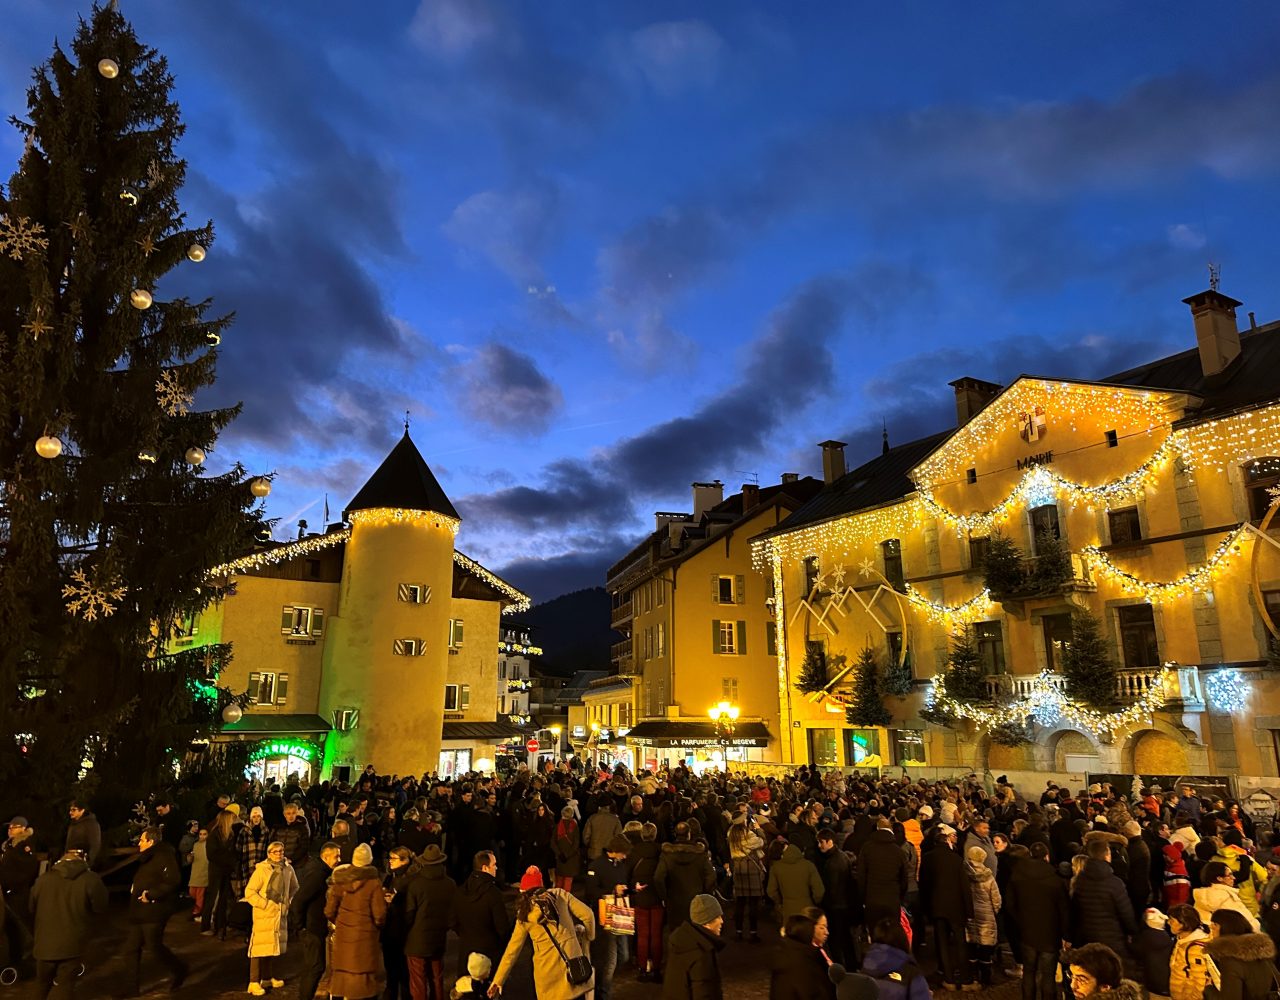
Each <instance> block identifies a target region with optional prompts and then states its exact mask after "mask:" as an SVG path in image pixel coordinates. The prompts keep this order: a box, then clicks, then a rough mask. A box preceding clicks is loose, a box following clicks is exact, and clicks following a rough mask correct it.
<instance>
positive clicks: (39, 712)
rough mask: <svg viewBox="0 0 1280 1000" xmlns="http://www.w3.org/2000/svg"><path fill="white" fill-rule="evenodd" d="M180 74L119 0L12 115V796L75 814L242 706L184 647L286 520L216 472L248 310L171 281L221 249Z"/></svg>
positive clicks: (2, 679) (1, 766) (4, 480)
mask: <svg viewBox="0 0 1280 1000" xmlns="http://www.w3.org/2000/svg"><path fill="white" fill-rule="evenodd" d="M172 86H173V79H172V77H171V76H170V74H169V69H168V66H167V64H166V62H165V60H164V59H163V58H162V57H161V56H160V55H159V54H158V53H157V52H156V51H155V50H154V49H150V48H148V47H146V46H144V45H143V44H141V43H140V42H139V41H138V39H137V38H136V37H135V35H134V33H133V30H132V29H131V27H130V26H129V25H128V24H127V23H126V21H125V20H124V18H123V17H122V15H121V14H120V13H119V11H117V10H116V9H115V7H114V5H112V6H108V7H100V6H95V7H94V8H93V10H92V13H91V16H90V18H89V20H88V21H87V22H86V21H81V22H80V26H79V30H78V31H77V33H76V35H75V39H74V41H73V43H72V45H71V49H70V52H69V53H68V52H65V51H64V50H63V49H62V48H61V47H57V46H55V48H54V50H53V54H52V56H51V57H50V59H49V60H48V61H47V62H46V63H44V64H43V65H42V66H40V67H39V68H38V69H37V70H36V73H35V79H34V83H33V85H32V87H31V88H30V90H29V91H28V95H27V114H26V115H25V117H14V118H12V119H10V121H11V123H12V124H13V125H14V126H15V127H16V128H17V129H18V130H19V131H20V132H21V133H22V135H23V137H24V139H25V149H24V152H23V154H22V157H21V160H20V163H19V166H18V170H17V172H16V173H15V174H14V175H13V176H12V178H11V179H10V181H9V183H8V185H7V187H6V188H5V189H3V191H0V399H3V400H4V402H5V406H4V408H3V411H2V413H0V553H2V558H0V635H3V636H4V642H3V644H0V706H2V707H0V713H3V714H2V715H0V731H3V732H4V733H10V734H12V733H19V734H22V735H21V740H20V741H15V740H11V739H3V740H0V783H2V784H3V787H5V788H7V789H11V790H13V792H14V793H16V794H21V795H23V796H24V802H30V801H31V799H32V797H40V796H43V797H45V798H46V799H47V800H50V801H51V800H55V799H60V800H62V806H60V808H62V807H64V806H65V799H66V796H67V795H68V793H69V792H70V790H71V788H72V786H73V784H74V783H75V782H76V780H77V775H78V773H79V772H80V771H81V769H82V767H83V766H85V765H86V764H87V765H89V767H90V768H91V770H90V772H89V773H90V774H91V775H92V778H93V780H94V782H95V783H96V786H95V787H97V788H99V789H101V790H102V793H103V794H104V795H106V794H111V795H113V796H125V795H128V794H133V793H136V792H139V791H142V790H145V789H149V788H154V787H156V785H157V784H158V783H159V782H160V781H162V780H163V777H164V775H165V774H171V773H172V767H173V765H174V764H175V762H177V761H178V760H180V759H181V757H182V756H183V755H184V754H185V753H186V752H187V750H188V748H189V745H190V741H191V739H192V738H193V737H194V736H196V735H197V734H200V733H207V732H208V730H209V729H210V727H211V726H212V725H213V724H214V722H215V720H216V719H217V717H218V713H219V712H220V710H221V708H222V706H223V705H225V704H226V703H227V701H228V700H229V697H230V695H229V693H228V692H226V691H221V690H219V689H218V688H217V687H216V686H215V682H216V676H217V671H218V669H219V666H220V665H221V664H222V663H223V662H224V661H225V658H226V656H227V655H228V650H227V649H226V648H225V647H210V646H206V647H201V648H198V649H189V650H187V651H184V652H177V653H174V652H172V651H171V640H172V639H173V638H174V637H175V633H176V631H177V630H178V629H180V628H181V623H182V622H183V621H184V620H185V621H189V620H190V619H191V617H192V616H193V615H195V614H198V613H199V611H200V610H201V609H202V608H203V607H205V606H206V605H207V604H208V603H209V602H210V601H211V600H213V599H214V598H215V596H216V591H215V589H213V588H212V587H211V586H210V584H209V583H208V582H207V581H206V574H207V571H208V570H209V569H210V568H211V567H212V566H214V565H216V564H218V563H222V562H225V561H227V560H228V559H230V558H232V557H234V556H235V555H238V554H243V552H244V551H245V550H246V549H248V548H249V547H250V546H251V545H252V542H253V539H254V537H255V536H256V535H257V534H258V532H259V530H260V529H261V527H262V524H261V516H260V514H259V513H257V512H255V511H254V510H253V509H252V508H253V504H254V499H255V498H254V493H255V492H257V493H259V494H261V493H265V491H266V483H265V480H259V481H256V482H255V483H254V484H253V485H252V487H251V484H250V483H249V482H248V481H247V480H246V478H245V472H244V470H243V469H242V468H240V467H239V466H236V467H234V468H232V469H231V470H230V471H228V472H226V473H223V474H221V475H208V474H205V473H204V470H203V469H202V468H201V464H202V463H203V461H204V458H205V453H206V451H208V450H209V449H211V448H212V446H213V445H214V442H215V441H216V439H217V436H218V433H219V431H221V430H222V429H223V428H224V427H226V426H227V424H228V423H229V422H230V421H231V420H232V419H233V418H234V417H235V415H236V413H237V412H238V409H239V408H238V407H236V408H229V409H217V410H203V411H202V410H198V409H194V408H193V404H194V396H195V394H196V392H197V391H198V390H199V389H200V388H201V387H203V386H207V385H209V384H210V383H212V382H213V380H214V365H215V361H216V351H215V350H214V348H215V347H216V345H217V344H218V343H219V341H220V339H221V335H222V333H223V332H224V330H225V329H226V327H227V325H228V322H229V319H228V318H227V317H220V318H209V316H208V312H209V309H210V303H209V302H208V301H203V302H191V301H188V300H186V299H182V298H168V297H166V296H165V295H164V294H163V292H162V290H161V288H160V284H161V279H162V277H163V276H164V275H165V274H166V273H167V272H169V271H171V270H172V269H174V268H176V267H195V266H197V264H198V262H199V261H201V260H203V259H204V256H205V254H206V253H207V252H208V249H209V247H210V246H211V244H212V240H213V229H212V226H211V225H205V226H202V227H199V228H190V227H188V226H187V224H186V220H185V217H184V215H183V213H182V212H181V210H180V208H179V205H178V191H179V189H180V188H181V186H182V183H183V178H184V175H185V170H186V164H185V163H184V162H183V161H182V160H181V159H179V158H178V156H177V154H176V152H175V148H174V146H175V143H176V142H177V141H178V139H179V137H180V136H181V135H182V132H183V125H182V123H181V120H180V117H179V110H178V106H177V105H176V104H175V103H174V102H173V101H172V99H171V98H170V90H171V88H172Z"/></svg>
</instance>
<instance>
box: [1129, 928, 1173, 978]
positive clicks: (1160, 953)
mask: <svg viewBox="0 0 1280 1000" xmlns="http://www.w3.org/2000/svg"><path fill="white" fill-rule="evenodd" d="M1168 923H1169V921H1168V918H1167V917H1166V916H1165V915H1164V914H1163V913H1161V912H1160V911H1159V910H1157V909H1153V908H1151V907H1148V908H1147V909H1145V910H1143V911H1142V919H1141V920H1140V921H1139V922H1138V933H1137V934H1135V935H1134V936H1133V946H1132V951H1133V953H1134V955H1135V956H1137V959H1138V963H1139V965H1140V966H1141V968H1142V985H1143V986H1145V987H1146V988H1147V990H1148V991H1149V992H1150V993H1153V994H1155V995H1157V996H1162V997H1167V996H1168V995H1169V963H1170V961H1171V960H1172V958H1173V937H1172V935H1171V933H1170V931H1169V930H1168Z"/></svg>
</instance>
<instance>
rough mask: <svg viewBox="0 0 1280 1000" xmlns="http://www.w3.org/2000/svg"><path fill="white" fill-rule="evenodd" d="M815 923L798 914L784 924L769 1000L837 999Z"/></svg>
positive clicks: (774, 958)
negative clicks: (817, 941) (816, 939)
mask: <svg viewBox="0 0 1280 1000" xmlns="http://www.w3.org/2000/svg"><path fill="white" fill-rule="evenodd" d="M813 942H814V921H813V920H812V919H810V917H809V916H807V915H806V914H803V913H795V914H792V915H791V916H789V917H787V919H786V920H785V921H784V922H783V927H782V940H781V941H780V942H779V943H778V945H777V946H776V947H775V948H774V949H773V954H772V955H771V956H770V962H769V1000H823V998H827V1000H835V995H836V989H835V984H834V983H832V982H831V979H830V977H829V976H828V975H827V961H826V959H825V958H824V957H823V954H822V951H821V950H820V949H819V948H816V947H815V946H814V943H813Z"/></svg>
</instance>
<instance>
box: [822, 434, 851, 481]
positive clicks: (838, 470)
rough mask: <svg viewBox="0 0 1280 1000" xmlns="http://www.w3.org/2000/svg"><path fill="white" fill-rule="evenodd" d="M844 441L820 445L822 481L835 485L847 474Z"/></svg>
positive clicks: (824, 442) (827, 442) (826, 442)
mask: <svg viewBox="0 0 1280 1000" xmlns="http://www.w3.org/2000/svg"><path fill="white" fill-rule="evenodd" d="M844 445H845V443H844V442H843V441H823V442H822V443H821V444H819V445H818V447H819V448H821V449H822V481H823V482H824V483H834V482H835V481H836V480H837V479H839V478H840V477H841V476H843V475H844V473H845V468H844Z"/></svg>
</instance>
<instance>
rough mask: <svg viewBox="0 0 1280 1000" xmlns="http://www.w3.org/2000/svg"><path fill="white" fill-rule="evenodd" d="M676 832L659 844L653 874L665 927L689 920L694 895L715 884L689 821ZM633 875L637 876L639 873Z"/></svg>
mask: <svg viewBox="0 0 1280 1000" xmlns="http://www.w3.org/2000/svg"><path fill="white" fill-rule="evenodd" d="M675 833H676V840H675V843H672V844H663V845H662V851H661V853H660V855H659V858H658V867H657V870H656V871H655V872H654V874H653V885H654V888H655V889H657V891H658V896H659V898H660V899H661V900H662V902H663V904H664V905H665V906H666V919H667V926H668V927H671V928H673V929H674V928H676V927H679V926H680V924H682V923H683V922H684V921H685V920H688V919H689V904H690V903H691V902H692V901H693V897H694V896H697V895H698V894H700V893H707V892H711V891H712V890H713V889H715V886H716V873H715V869H713V868H712V867H711V858H710V856H709V855H708V854H707V849H706V848H705V847H703V846H702V845H701V844H696V843H694V842H693V841H692V840H691V839H690V832H689V824H688V823H684V822H680V823H677V824H676V830H675ZM797 853H798V852H797ZM635 877H636V878H637V880H638V879H639V876H638V875H637V876H635ZM814 877H815V878H816V877H817V872H814ZM806 905H807V904H806Z"/></svg>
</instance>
